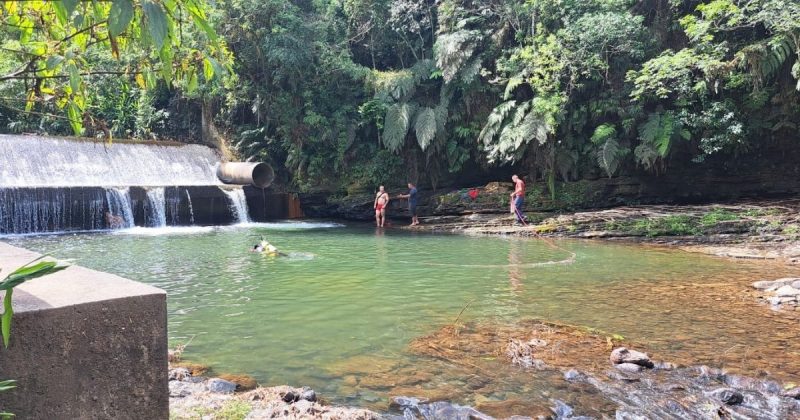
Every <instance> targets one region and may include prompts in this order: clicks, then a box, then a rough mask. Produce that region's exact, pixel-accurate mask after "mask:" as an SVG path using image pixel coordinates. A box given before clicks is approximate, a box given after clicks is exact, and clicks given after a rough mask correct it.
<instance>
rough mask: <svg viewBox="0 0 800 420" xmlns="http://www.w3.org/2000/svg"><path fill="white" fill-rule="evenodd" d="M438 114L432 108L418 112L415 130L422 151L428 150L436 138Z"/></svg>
mask: <svg viewBox="0 0 800 420" xmlns="http://www.w3.org/2000/svg"><path fill="white" fill-rule="evenodd" d="M436 126H437V124H436V112H435V111H434V110H433V109H432V108H422V109H420V110H419V111H418V112H417V119H416V123H415V124H414V130H415V132H416V135H417V143H419V147H420V148H421V149H422V150H425V149H427V148H428V145H430V144H431V141H432V140H433V138H434V137H436V131H437V130H436Z"/></svg>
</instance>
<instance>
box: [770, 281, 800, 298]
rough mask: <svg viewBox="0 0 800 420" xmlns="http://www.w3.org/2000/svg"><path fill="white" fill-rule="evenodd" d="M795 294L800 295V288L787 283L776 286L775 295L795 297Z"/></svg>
mask: <svg viewBox="0 0 800 420" xmlns="http://www.w3.org/2000/svg"><path fill="white" fill-rule="evenodd" d="M797 295H800V290H799V289H795V288H794V287H792V286H789V285H788V284H787V285H786V286H781V287H780V288H778V290H776V291H775V296H779V297H795V296H797Z"/></svg>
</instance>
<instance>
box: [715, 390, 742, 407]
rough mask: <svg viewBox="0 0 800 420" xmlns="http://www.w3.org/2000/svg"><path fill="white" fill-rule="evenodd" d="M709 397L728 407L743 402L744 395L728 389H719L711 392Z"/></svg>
mask: <svg viewBox="0 0 800 420" xmlns="http://www.w3.org/2000/svg"><path fill="white" fill-rule="evenodd" d="M711 396H712V397H713V398H716V399H718V400H720V401H722V402H724V403H725V404H728V405H738V404H741V403H742V402H744V395H742V393H741V392H739V391H736V390H733V389H730V388H721V389H717V390H714V391H712V392H711Z"/></svg>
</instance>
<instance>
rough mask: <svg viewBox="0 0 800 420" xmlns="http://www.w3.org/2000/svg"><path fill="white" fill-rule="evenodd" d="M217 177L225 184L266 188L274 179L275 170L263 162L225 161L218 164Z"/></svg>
mask: <svg viewBox="0 0 800 420" xmlns="http://www.w3.org/2000/svg"><path fill="white" fill-rule="evenodd" d="M217 177H219V179H220V180H221V181H222V182H224V183H226V184H237V185H247V184H252V185H253V186H254V187H257V188H267V187H269V186H270V184H272V181H273V180H275V171H273V170H272V166H269V164H267V163H264V162H225V163H222V164H220V165H219V168H218V169H217Z"/></svg>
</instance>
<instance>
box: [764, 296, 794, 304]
mask: <svg viewBox="0 0 800 420" xmlns="http://www.w3.org/2000/svg"><path fill="white" fill-rule="evenodd" d="M767 302H769V303H770V305H773V306H779V305H783V304H786V303H791V302H797V298H796V297H788V296H770V297H769V298H767Z"/></svg>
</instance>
